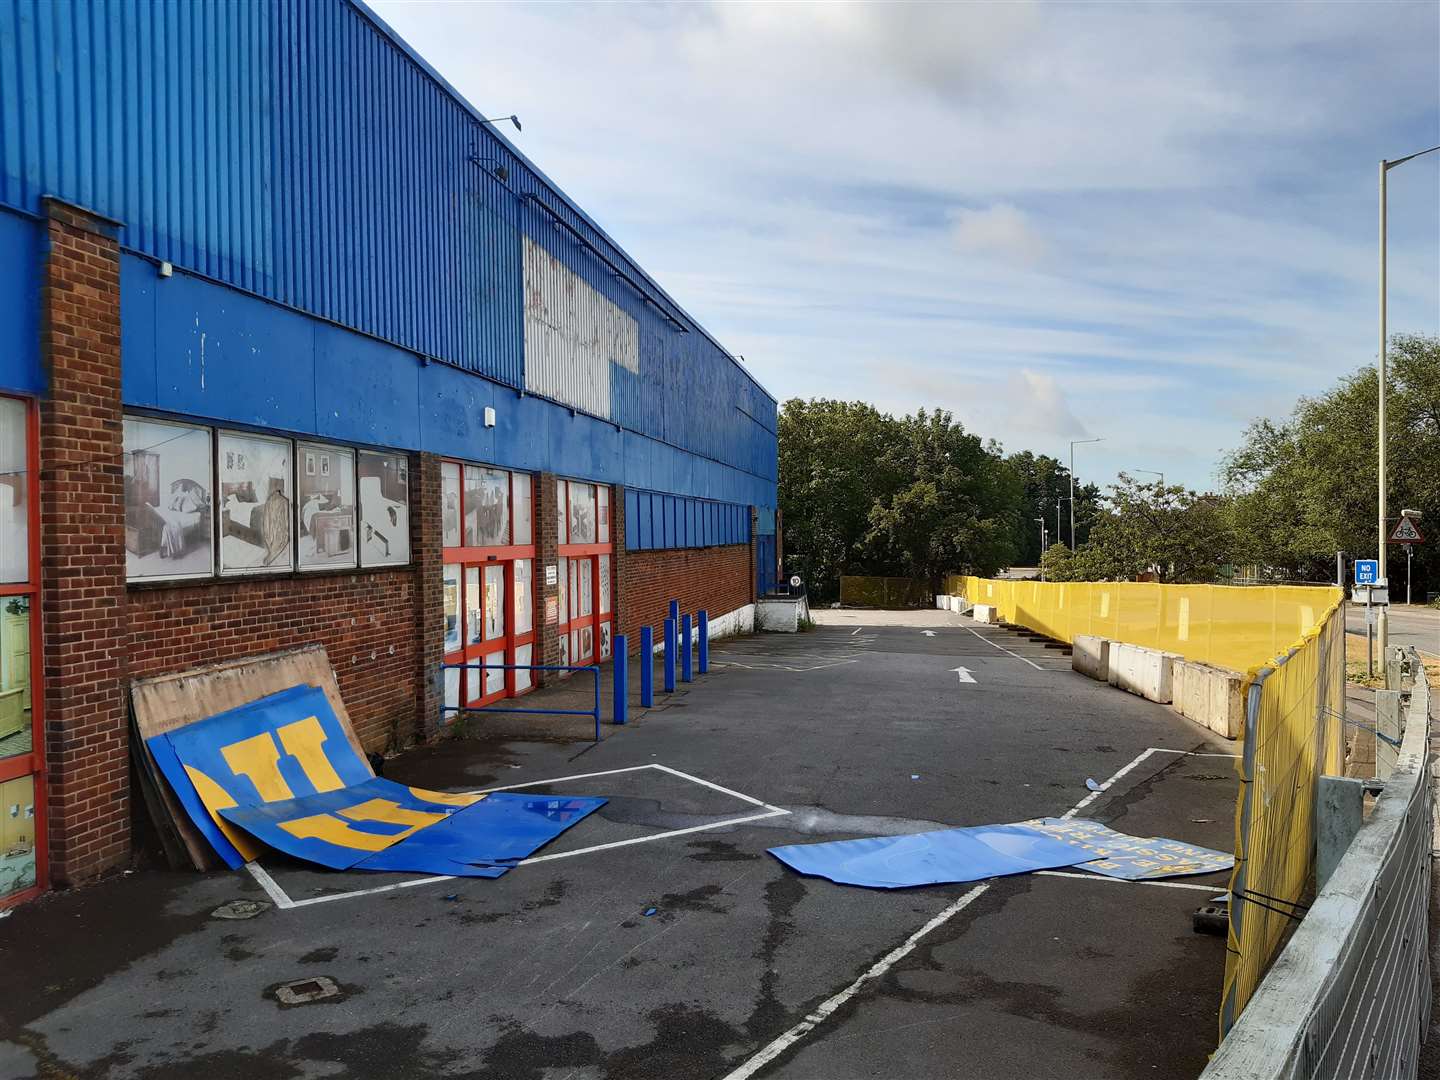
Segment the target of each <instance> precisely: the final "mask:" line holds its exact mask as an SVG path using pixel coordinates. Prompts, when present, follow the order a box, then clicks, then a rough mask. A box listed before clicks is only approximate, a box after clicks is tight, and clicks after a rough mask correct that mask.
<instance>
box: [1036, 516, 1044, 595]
mask: <svg viewBox="0 0 1440 1080" xmlns="http://www.w3.org/2000/svg"><path fill="white" fill-rule="evenodd" d="M1034 520H1035V522H1036V523H1037V524H1038V525H1039V526H1040V580H1041V581H1044V580H1045V519H1044V518H1043V517H1037V518H1035V519H1034Z"/></svg>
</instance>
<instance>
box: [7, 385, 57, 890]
mask: <svg viewBox="0 0 1440 1080" xmlns="http://www.w3.org/2000/svg"><path fill="white" fill-rule="evenodd" d="M0 396H3V397H7V398H11V399H13V400H16V401H20V402H23V403H24V405H25V456H26V461H25V469H26V477H25V480H26V514H27V522H26V525H27V529H26V532H27V539H28V547H29V549H30V550H29V551H28V552H27V555H28V564H29V572H28V577H29V580H28V581H26V582H22V583H16V584H9V585H0V601H3V600H4V599H5V598H6V597H11V596H26V597H29V599H30V752H29V753H28V754H17V755H15V756H14V757H7V758H0V782H5V781H9V780H18V779H21V778H23V777H26V776H30V777H33V781H32V782H33V784H34V795H33V798H34V806H35V884H34V885H31V886H29V887H27V888H24V889H21V890H20V891H19V892H14V893H10V894H8V895H6V896H0V910H4V909H5V908H9V907H13V906H14V905H16V904H20V903H23V902H25V901H26V900H30V899H32V898H33V897H36V896H39V895H40V894H41V893H43V892H44V891H45V890H46V889H48V888H49V884H50V848H49V838H48V835H47V833H48V829H47V827H46V813H45V801H46V800H45V794H46V783H45V781H46V773H45V738H44V735H45V715H44V714H45V687H44V683H43V672H44V665H43V664H42V663H41V662H40V660H41V652H42V649H43V647H44V639H43V635H42V633H41V627H40V468H39V464H40V411H39V405H38V404H37V403H36V402H35V400H34V399H33V398H24V397H19V396H18V395H14V394H4V395H0Z"/></svg>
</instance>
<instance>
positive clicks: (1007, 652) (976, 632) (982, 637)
mask: <svg viewBox="0 0 1440 1080" xmlns="http://www.w3.org/2000/svg"><path fill="white" fill-rule="evenodd" d="M961 629H962V630H969V631H970V633H972V634H974V635H975V636H976V637H978V638H979V639H980V640H981V641H983V642H985V644H987V645H994V646H995V648H997V649H999V650H1000V651H1001V652H1003V653H1004V654H1005V655H1006V656H1013V657H1014V658H1015V659H1016V660H1023V661H1024V662H1025V663H1027V664H1029V665H1030V666H1031V667H1033V668H1034V669H1035V670H1036V671H1044V670H1045V669H1044V668H1042V667H1041V666H1040V665H1039V664H1037V663H1035V661H1034V660H1030V659H1027V658H1026V657H1024V656H1021V655H1020V654H1019V653H1016V652H1011V651H1010V650H1009V649H1007V648H1005V646H1004V645H1001V644H1000V643H999V642H996V641H992V640H990V638H988V637H986V636H985V635H984V634H982V633H980V631H979V630H976V629H975V628H974V627H972V626H963V627H961Z"/></svg>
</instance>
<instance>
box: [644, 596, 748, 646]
mask: <svg viewBox="0 0 1440 1080" xmlns="http://www.w3.org/2000/svg"><path fill="white" fill-rule="evenodd" d="M691 614H692V615H694V612H691ZM675 632H676V633H677V634H678V633H679V632H680V630H679V627H676V630H675ZM690 632H691V633H692V634H694V635H696V637H698V636H699V634H700V627H699V625H698V620H697V619H694V618H692V619H691V620H690ZM754 632H755V605H754V604H746V605H745V606H744V607H738V608H736V609H735V610H734V611H727V612H726V613H725V614H724V615H712V616H710V640H711V641H714V640H716V639H717V638H727V637H734V636H735V635H736V634H753V633H754ZM651 651H652V652H654V653H656V654H657V655H658V654H659V653H663V652H664V651H665V620H664V619H661V620H660V625H659V626H657V627H655V647H654V648H653V649H652V650H651Z"/></svg>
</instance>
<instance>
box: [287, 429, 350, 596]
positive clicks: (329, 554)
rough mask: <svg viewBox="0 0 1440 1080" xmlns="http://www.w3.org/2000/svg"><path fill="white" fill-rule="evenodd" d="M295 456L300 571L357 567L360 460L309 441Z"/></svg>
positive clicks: (335, 449) (335, 447)
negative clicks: (357, 509) (356, 530)
mask: <svg viewBox="0 0 1440 1080" xmlns="http://www.w3.org/2000/svg"><path fill="white" fill-rule="evenodd" d="M295 455H296V458H295V460H296V462H297V463H298V464H299V466H300V468H299V475H298V476H297V478H296V485H295V486H296V488H297V492H298V495H297V499H298V505H299V507H300V511H299V515H298V517H299V529H298V530H297V536H298V537H299V543H298V544H297V545H296V546H297V549H298V551H299V555H300V569H302V570H314V569H325V568H336V567H347V566H355V565H356V543H355V455H354V454H353V453H352V452H351V451H350V450H348V449H345V448H343V447H339V446H324V445H320V444H317V443H304V442H302V443H299V444H298V445H297V447H296V450H295Z"/></svg>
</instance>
